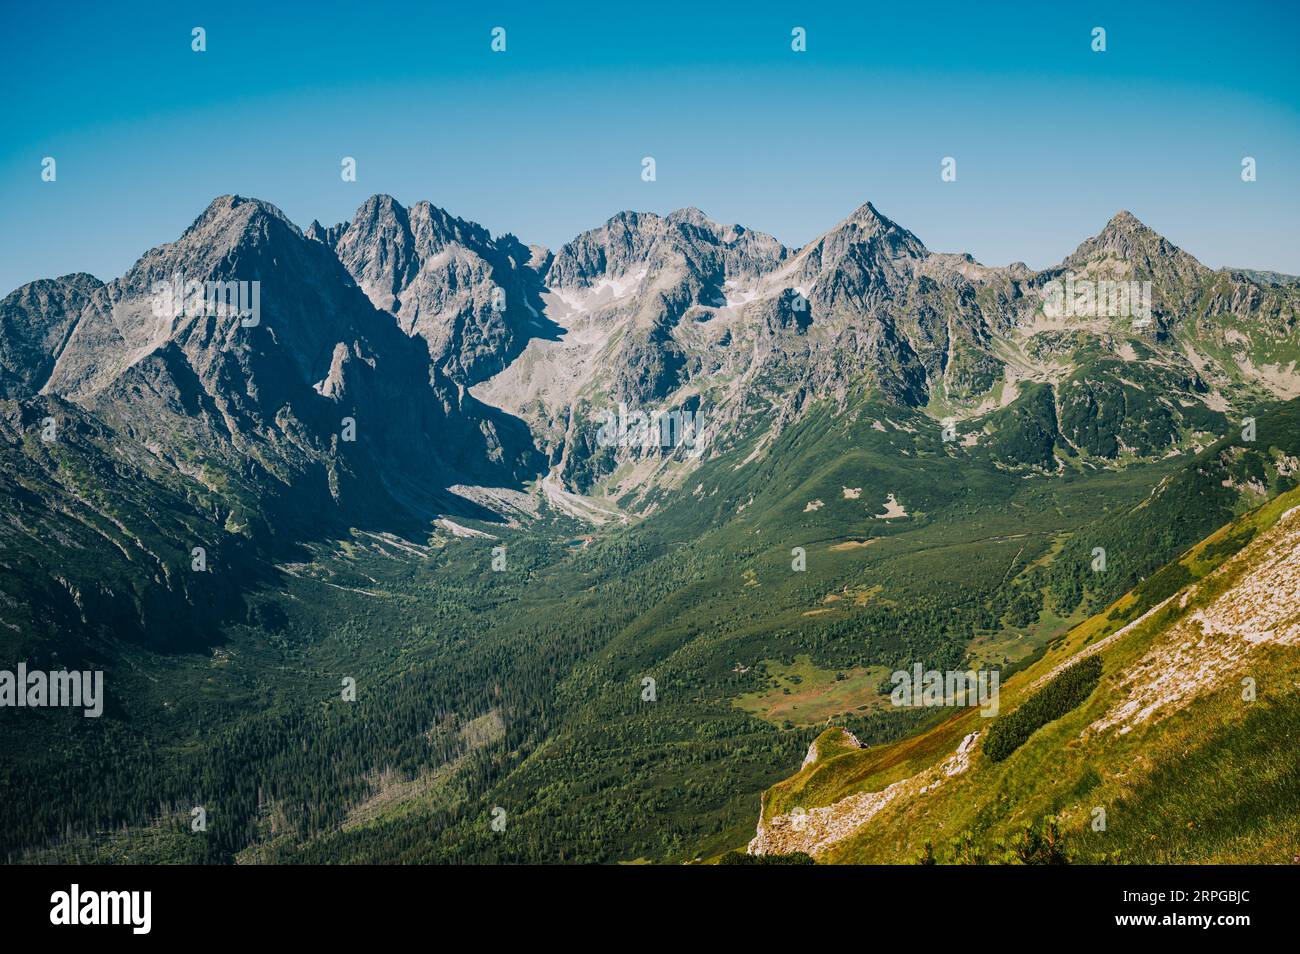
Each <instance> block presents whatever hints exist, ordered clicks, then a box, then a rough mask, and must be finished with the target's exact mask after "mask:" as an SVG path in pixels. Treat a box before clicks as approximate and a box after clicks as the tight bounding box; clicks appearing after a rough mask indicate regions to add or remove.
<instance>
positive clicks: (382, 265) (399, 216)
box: [321, 196, 549, 385]
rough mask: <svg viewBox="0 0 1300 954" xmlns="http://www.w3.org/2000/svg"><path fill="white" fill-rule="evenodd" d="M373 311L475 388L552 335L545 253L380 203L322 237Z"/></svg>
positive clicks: (420, 205) (422, 207)
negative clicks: (545, 297) (546, 314)
mask: <svg viewBox="0 0 1300 954" xmlns="http://www.w3.org/2000/svg"><path fill="white" fill-rule="evenodd" d="M321 241H323V242H325V243H326V244H328V245H331V246H332V247H333V248H334V250H335V252H336V253H337V254H338V258H339V261H341V262H342V263H343V265H344V267H345V268H346V269H347V270H348V272H349V273H350V274H351V275H352V277H353V278H354V279H355V280H356V283H357V285H359V286H360V288H361V290H362V291H364V292H365V294H366V297H368V298H369V299H370V301H371V302H372V303H373V304H374V306H375V307H376V308H379V309H382V310H384V311H387V312H388V313H390V314H391V315H393V316H394V317H395V318H396V319H397V321H398V324H399V326H400V327H401V329H402V330H403V331H404V332H406V333H407V334H408V335H418V336H419V337H420V338H422V339H424V341H425V342H426V344H427V345H428V347H429V354H430V355H431V356H432V358H433V360H434V363H435V364H436V365H437V366H438V368H439V369H440V370H442V371H443V372H444V373H446V374H447V375H448V376H449V377H451V378H452V379H453V380H455V381H457V382H459V383H462V384H467V385H468V384H473V383H474V382H477V381H480V380H482V379H483V378H484V377H487V376H489V375H491V374H495V373H496V372H498V371H500V370H501V369H502V368H504V367H505V366H506V365H507V364H508V363H509V362H510V361H511V360H512V359H513V358H514V357H515V356H516V355H517V354H518V353H519V352H520V351H521V350H522V349H523V347H524V345H525V344H526V343H527V341H528V339H529V338H530V337H532V336H534V335H544V334H547V333H549V325H548V323H547V322H545V321H544V320H543V319H542V315H541V301H540V299H539V297H538V294H539V291H540V286H541V275H540V272H539V271H538V269H537V266H538V265H540V264H542V263H544V262H545V261H546V258H547V257H546V252H545V250H544V249H543V250H538V249H531V248H528V247H526V246H524V245H523V244H522V243H520V242H519V241H518V240H517V239H515V238H514V236H511V235H506V236H502V237H501V238H500V239H496V240H494V239H493V238H492V236H491V235H490V234H489V233H488V231H487V229H485V228H483V227H482V226H480V225H475V224H474V223H472V222H466V221H465V220H463V219H458V218H456V217H455V216H452V215H450V214H448V213H447V212H445V211H443V210H442V209H439V208H436V207H435V206H433V205H430V204H429V203H428V202H417V203H416V204H415V205H413V206H411V208H410V209H405V208H403V207H402V206H401V205H400V204H399V203H398V202H397V201H396V200H394V199H393V198H392V197H391V196H374V197H372V198H370V199H368V200H367V201H366V203H365V204H364V205H362V206H361V208H359V209H358V210H357V213H356V215H355V216H354V217H353V219H352V222H351V223H349V224H348V225H346V226H345V227H342V228H341V230H339V231H338V232H337V233H336V234H333V235H332V236H331V234H328V233H323V232H322V233H321Z"/></svg>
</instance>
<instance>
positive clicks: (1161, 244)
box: [1062, 210, 1207, 279]
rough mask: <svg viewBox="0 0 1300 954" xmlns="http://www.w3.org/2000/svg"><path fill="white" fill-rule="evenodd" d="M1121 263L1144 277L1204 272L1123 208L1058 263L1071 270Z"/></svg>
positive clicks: (1187, 276) (1185, 275) (1190, 275)
mask: <svg viewBox="0 0 1300 954" xmlns="http://www.w3.org/2000/svg"><path fill="white" fill-rule="evenodd" d="M1116 261H1118V262H1123V263H1126V264H1127V265H1129V266H1130V268H1131V269H1132V270H1133V271H1134V272H1135V273H1142V274H1146V275H1147V276H1148V277H1150V276H1155V275H1160V274H1164V273H1169V272H1171V271H1172V273H1173V275H1174V276H1175V277H1178V278H1182V279H1190V278H1192V277H1194V276H1199V275H1201V274H1203V273H1205V272H1206V271H1207V269H1206V268H1205V266H1203V265H1202V264H1201V263H1200V262H1198V261H1197V260H1196V259H1195V258H1193V257H1192V256H1191V255H1188V254H1187V253H1186V252H1184V251H1183V250H1182V249H1180V248H1178V246H1176V245H1174V244H1173V243H1171V242H1170V241H1169V240H1168V239H1166V238H1165V237H1164V236H1162V235H1160V234H1159V233H1158V232H1156V231H1155V230H1154V229H1151V228H1149V227H1147V226H1146V225H1144V224H1143V223H1142V221H1141V220H1140V219H1138V217H1137V216H1135V215H1134V214H1133V213H1132V212H1129V211H1127V210H1121V211H1119V212H1117V213H1116V214H1115V215H1114V216H1113V217H1112V218H1111V220H1110V221H1109V222H1107V223H1106V226H1105V228H1103V229H1102V230H1101V231H1100V232H1098V233H1097V234H1096V235H1094V236H1093V237H1092V238H1090V239H1087V240H1086V241H1084V242H1083V243H1081V244H1080V245H1079V247H1078V248H1076V249H1075V250H1074V251H1073V252H1072V253H1071V254H1070V255H1069V257H1067V258H1066V259H1065V261H1064V262H1062V265H1063V266H1065V267H1067V268H1072V269H1086V268H1087V266H1090V265H1098V264H1104V263H1106V262H1116Z"/></svg>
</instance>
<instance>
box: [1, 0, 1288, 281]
mask: <svg viewBox="0 0 1300 954" xmlns="http://www.w3.org/2000/svg"><path fill="white" fill-rule="evenodd" d="M194 26H202V27H204V28H205V29H206V30H207V41H208V50H207V52H205V53H195V52H192V51H191V49H190V40H191V36H190V31H191V28H192V27H194ZM495 26H502V27H505V28H506V31H507V33H506V37H507V51H506V52H505V53H499V54H498V53H493V52H492V51H491V50H490V40H491V36H490V31H491V29H492V28H493V27H495ZM795 26H802V27H804V28H806V30H807V35H808V50H807V52H806V53H794V52H792V51H791V49H790V31H791V29H792V28H793V27H795ZM1095 26H1101V27H1104V28H1105V29H1106V31H1107V47H1108V48H1107V51H1106V52H1105V53H1094V52H1092V50H1091V48H1090V42H1091V36H1090V34H1091V30H1092V28H1093V27H1095ZM1297 37H1300V5H1297V4H1294V3H1291V2H1282V0H1278V2H1273V3H1256V2H1249V0H1239V2H1234V3H1230V4H1227V3H1219V4H1208V3H1196V2H1182V3H1168V4H1165V3H1148V4H1136V3H1132V2H1127V3H1098V2H1094V3H1069V2H1038V3H997V2H994V0H989V2H985V3H970V4H947V3H942V2H933V0H931V2H925V3H906V4H876V3H864V2H858V3H852V4H811V5H809V4H795V3H785V4H765V3H762V2H758V3H744V4H740V3H737V4H717V3H714V4H706V3H701V2H693V3H677V2H669V0H654V2H652V3H648V4H636V3H628V4H619V5H618V9H614V8H613V5H610V4H557V3H537V2H533V3H527V4H510V3H507V4H492V3H484V2H475V3H461V4H440V3H436V2H424V3H419V4H409V5H408V4H397V3H388V2H383V0H369V2H365V3H356V2H350V3H335V2H329V0H322V2H316V3H311V4H305V3H304V4H296V3H279V2H275V3H259V4H251V3H242V2H239V0H225V2H222V3H194V4H187V3H183V2H182V3H161V2H159V3H155V2H152V0H140V2H136V3H130V4H115V3H109V2H93V3H66V4H59V5H52V4H43V3H42V4H38V3H35V2H33V3H26V4H21V5H20V4H16V3H14V2H12V0H6V3H5V5H4V6H3V8H2V9H0V129H3V130H4V135H3V137H2V138H0V208H2V209H3V210H4V219H5V223H4V227H3V229H0V294H3V293H6V292H8V291H9V290H10V289H12V288H14V287H16V286H18V285H20V284H22V283H24V282H27V281H30V280H32V279H34V278H38V277H47V276H54V275H62V274H66V273H68V272H71V271H89V272H91V273H93V274H95V275H98V276H99V277H100V278H104V279H107V278H111V277H114V276H116V275H119V274H121V273H122V272H123V271H125V270H126V269H127V268H128V267H129V266H130V265H131V263H132V262H134V261H135V259H136V258H137V257H139V255H140V254H141V253H143V252H144V251H145V250H146V249H147V248H149V247H151V246H153V245H158V244H161V243H163V242H167V241H170V240H172V239H174V238H176V237H177V236H178V235H179V234H180V233H181V232H182V231H183V230H184V228H185V227H186V226H187V225H188V224H189V223H190V222H191V221H193V219H194V218H195V217H196V216H197V215H198V214H199V212H201V211H202V209H203V208H204V207H205V206H206V205H207V203H208V202H209V201H211V199H212V198H213V197H214V196H217V195H220V194H222V193H228V192H234V193H238V194H241V195H252V196H257V197H259V198H263V199H267V200H269V201H271V202H273V203H275V204H276V205H278V206H279V207H280V208H282V209H283V210H284V211H285V213H286V214H287V215H288V216H289V217H290V218H292V219H293V220H294V221H296V222H298V223H299V224H301V225H303V226H305V225H306V224H307V223H309V222H310V221H311V220H312V219H313V218H317V219H320V220H321V221H322V222H325V223H327V224H330V223H333V222H336V221H340V220H342V219H345V218H350V217H351V215H352V213H353V212H354V211H355V209H356V207H357V206H358V205H360V204H361V202H362V201H363V200H364V199H365V198H366V197H367V196H369V195H371V194H372V193H376V192H387V193H390V194H392V195H394V196H396V197H397V198H398V199H399V200H401V201H403V202H408V203H409V202H414V201H417V200H419V199H429V200H431V201H432V202H434V203H435V204H437V205H440V206H443V207H444V208H447V209H449V210H450V211H451V212H453V213H455V214H457V215H460V216H463V217H465V218H469V219H472V220H474V221H477V222H481V223H482V224H483V225H485V226H487V227H488V228H489V229H491V230H492V231H493V233H500V232H505V231H511V232H514V233H515V234H516V235H518V236H519V237H520V238H521V239H523V240H524V241H526V242H538V243H542V244H545V245H549V246H551V247H553V248H554V247H558V246H559V245H560V244H562V243H563V242H565V241H567V240H568V239H570V238H572V237H573V236H574V235H576V234H577V233H578V232H580V231H582V230H583V229H586V228H591V227H593V226H595V225H598V224H600V223H601V222H603V221H604V220H605V219H607V218H608V217H609V216H610V215H612V214H613V213H614V212H616V211H618V210H620V209H625V208H631V209H638V210H649V211H655V212H667V211H670V210H672V209H674V208H678V207H681V206H685V205H696V206H699V207H700V208H702V209H704V210H705V211H706V212H707V213H708V214H709V215H711V216H712V217H713V218H715V219H719V220H722V221H728V222H731V221H736V222H740V223H742V224H744V225H747V226H749V227H751V228H757V229H761V230H763V231H767V232H771V233H772V234H774V235H776V236H777V237H778V238H779V239H781V240H782V241H784V242H785V243H786V244H788V245H792V246H795V245H800V244H803V243H804V242H807V241H808V240H809V239H811V238H813V237H815V236H816V235H817V234H819V233H820V232H822V231H824V230H826V229H827V228H829V227H831V226H832V225H834V224H835V223H836V222H837V221H838V220H840V219H841V218H843V217H844V216H845V215H847V214H848V213H849V212H851V211H852V210H853V209H854V208H856V207H857V206H858V205H860V204H861V203H862V202H864V201H866V200H868V199H870V200H871V201H872V202H873V203H874V204H875V205H876V206H877V207H878V208H879V209H880V210H881V211H882V212H884V213H885V214H886V215H889V216H890V217H891V218H894V219H895V220H896V221H898V222H899V223H900V224H902V225H904V226H905V227H907V228H909V229H911V230H912V231H913V232H915V233H916V234H917V235H918V236H919V237H920V238H921V239H922V240H923V241H924V242H925V243H926V244H927V245H928V246H929V247H930V248H932V249H935V250H942V251H968V252H970V253H971V254H973V255H975V257H976V258H978V259H979V260H981V261H983V262H985V263H987V264H994V265H1000V264H1006V263H1008V262H1011V261H1015V260H1022V261H1025V262H1028V263H1029V264H1030V265H1032V266H1035V267H1042V266H1044V265H1048V264H1052V263H1055V262H1057V261H1059V260H1060V259H1061V258H1063V257H1064V256H1065V255H1066V254H1068V253H1069V252H1070V251H1071V250H1072V249H1073V248H1074V246H1075V245H1077V244H1078V243H1079V242H1080V241H1082V240H1083V239H1084V238H1086V237H1087V236H1089V235H1091V234H1094V233H1095V232H1097V231H1098V230H1100V229H1101V227H1102V226H1103V225H1104V224H1105V222H1106V221H1107V219H1109V218H1110V216H1111V215H1113V214H1114V213H1115V212H1116V211H1118V210H1119V209H1121V208H1127V209H1130V210H1131V211H1132V212H1133V213H1134V214H1136V215H1137V216H1138V217H1139V218H1141V219H1142V220H1143V221H1145V222H1146V223H1147V224H1148V225H1150V226H1152V227H1153V228H1155V229H1156V230H1157V231H1159V232H1161V233H1162V234H1164V235H1165V236H1167V237H1168V238H1169V239H1170V240H1171V241H1173V242H1175V243H1176V244H1178V245H1181V246H1182V247H1184V248H1185V249H1187V250H1188V251H1190V252H1191V253H1192V254H1194V255H1196V256H1197V257H1198V258H1200V259H1201V260H1202V261H1204V262H1206V263H1207V264H1209V265H1212V266H1221V265H1242V266H1251V267H1257V268H1271V269H1276V270H1279V271H1287V272H1291V273H1300V188H1297V185H1298V183H1300V54H1297V42H1296V41H1297ZM647 155H649V156H653V157H655V160H656V163H657V174H658V178H657V181H655V182H653V183H647V182H643V181H642V180H641V176H640V172H641V159H642V157H643V156H647ZM45 156H53V157H55V158H56V160H57V161H58V179H57V181H56V182H53V183H46V182H42V181H41V177H40V172H41V160H42V158H43V157H45ZM343 156H353V157H355V158H356V159H357V163H358V181H356V182H343V181H342V180H341V178H340V175H339V163H340V160H341V158H342V157H343ZM945 156H952V157H955V158H956V160H957V181H956V182H952V183H944V182H941V181H940V176H939V170H940V162H941V160H942V158H943V157H945ZM1243 156H1253V157H1255V159H1256V160H1257V163H1258V181H1256V182H1253V183H1243V182H1242V181H1241V178H1240V164H1241V159H1242V157H1243Z"/></svg>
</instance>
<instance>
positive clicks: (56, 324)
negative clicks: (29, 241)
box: [0, 274, 104, 398]
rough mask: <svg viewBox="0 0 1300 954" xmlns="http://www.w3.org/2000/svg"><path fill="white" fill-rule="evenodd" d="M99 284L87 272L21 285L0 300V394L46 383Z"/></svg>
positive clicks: (16, 394) (12, 395) (8, 394)
mask: <svg viewBox="0 0 1300 954" xmlns="http://www.w3.org/2000/svg"><path fill="white" fill-rule="evenodd" d="M103 287H104V286H103V282H101V281H99V280H98V279H97V278H95V277H94V276H92V275H85V274H76V275H65V276H64V277H63V278H51V279H41V280H39V281H35V282H32V283H31V284H29V285H24V286H23V287H22V288H19V289H17V290H15V291H14V292H12V293H10V294H9V295H8V296H7V297H6V298H5V299H4V301H0V398H16V397H23V396H25V395H29V394H35V393H36V392H38V391H39V390H40V389H41V388H43V387H44V386H45V383H46V381H48V380H49V377H50V372H51V371H53V370H54V363H55V361H57V360H58V358H59V355H60V354H62V353H63V349H64V346H65V345H66V344H67V341H68V336H69V335H70V334H71V333H72V330H73V329H74V328H75V327H76V326H77V322H78V321H79V320H80V318H81V313H82V312H83V311H84V310H85V309H86V308H87V307H88V306H89V305H90V303H91V300H92V298H94V296H95V294H96V293H97V292H98V291H99V290H100V289H102V288H103Z"/></svg>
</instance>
